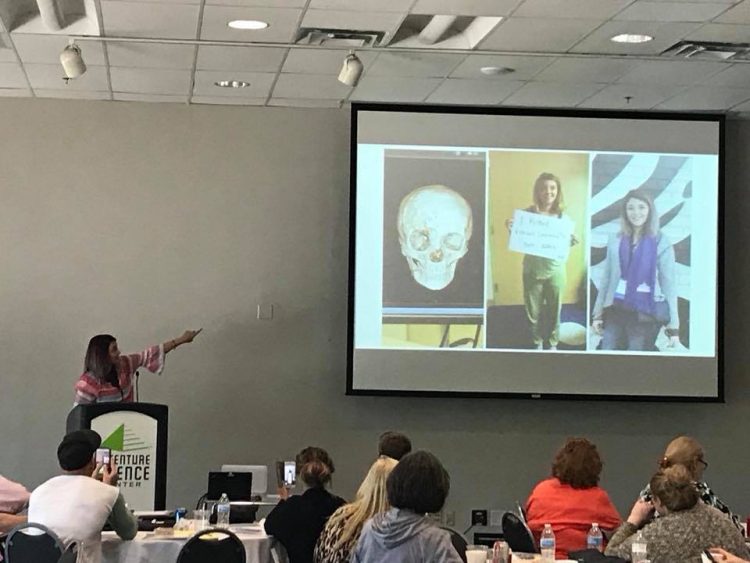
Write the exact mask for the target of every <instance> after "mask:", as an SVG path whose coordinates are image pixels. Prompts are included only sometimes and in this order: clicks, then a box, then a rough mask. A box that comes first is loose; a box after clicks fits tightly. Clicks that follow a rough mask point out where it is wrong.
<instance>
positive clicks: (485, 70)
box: [479, 66, 516, 76]
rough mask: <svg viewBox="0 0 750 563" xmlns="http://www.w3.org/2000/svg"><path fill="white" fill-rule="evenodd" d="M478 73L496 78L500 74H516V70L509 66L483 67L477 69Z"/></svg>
mask: <svg viewBox="0 0 750 563" xmlns="http://www.w3.org/2000/svg"><path fill="white" fill-rule="evenodd" d="M479 72H481V73H482V74H486V75H487V76H498V75H501V74H512V73H514V72H516V69H515V68H510V67H509V66H483V67H482V68H480V69H479Z"/></svg>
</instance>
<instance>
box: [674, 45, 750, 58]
mask: <svg viewBox="0 0 750 563" xmlns="http://www.w3.org/2000/svg"><path fill="white" fill-rule="evenodd" d="M662 56H666V57H678V58H683V59H697V60H703V61H747V60H750V43H719V42H717V41H680V42H679V43H675V44H674V45H672V46H671V47H670V48H669V49H667V50H666V51H664V52H663V53H662Z"/></svg>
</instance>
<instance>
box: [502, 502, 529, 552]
mask: <svg viewBox="0 0 750 563" xmlns="http://www.w3.org/2000/svg"><path fill="white" fill-rule="evenodd" d="M503 536H504V537H505V541H506V542H508V546H509V547H510V548H511V549H512V550H513V551H516V552H521V553H536V551H537V549H536V543H535V542H534V536H533V534H532V533H531V530H529V527H528V526H527V525H526V523H525V522H524V521H523V520H521V519H520V518H519V517H518V516H517V515H516V514H514V513H513V512H506V513H505V514H503Z"/></svg>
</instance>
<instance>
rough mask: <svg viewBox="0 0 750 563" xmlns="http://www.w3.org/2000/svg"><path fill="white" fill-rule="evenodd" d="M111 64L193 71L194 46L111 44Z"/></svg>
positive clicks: (109, 48)
mask: <svg viewBox="0 0 750 563" xmlns="http://www.w3.org/2000/svg"><path fill="white" fill-rule="evenodd" d="M107 54H108V56H109V64H111V65H112V66H121V67H141V68H176V69H180V68H182V69H192V68H193V59H194V58H195V47H194V46H193V45H160V44H158V43H114V42H113V43H109V44H108V45H107Z"/></svg>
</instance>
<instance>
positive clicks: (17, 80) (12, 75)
mask: <svg viewBox="0 0 750 563" xmlns="http://www.w3.org/2000/svg"><path fill="white" fill-rule="evenodd" d="M57 71H58V74H59V75H60V76H61V75H62V68H60V65H57ZM60 76H58V79H59V78H60ZM61 82H62V81H61ZM28 86H29V83H28V82H27V81H26V75H25V74H24V72H23V68H22V67H21V65H20V64H18V63H0V88H28Z"/></svg>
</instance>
